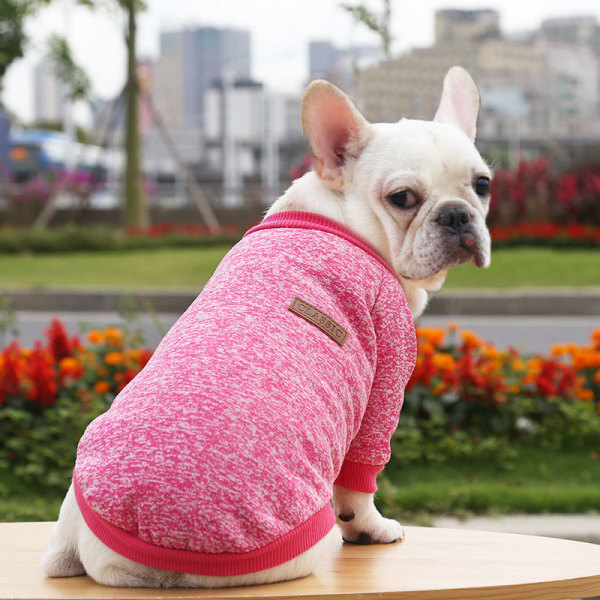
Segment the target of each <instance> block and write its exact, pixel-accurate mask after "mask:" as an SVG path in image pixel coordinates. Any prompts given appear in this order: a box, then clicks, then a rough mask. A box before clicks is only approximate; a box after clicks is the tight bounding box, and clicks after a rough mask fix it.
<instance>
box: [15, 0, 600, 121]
mask: <svg viewBox="0 0 600 600" xmlns="http://www.w3.org/2000/svg"><path fill="white" fill-rule="evenodd" d="M61 4H62V6H61ZM202 4H203V6H201V7H200V10H197V9H198V7H199V5H200V3H196V2H193V3H192V2H190V1H189V0H170V2H168V3H167V2H166V1H165V0H150V1H149V10H148V11H147V13H146V14H143V15H142V16H140V24H139V32H140V33H139V38H140V42H139V46H138V48H139V56H140V58H145V57H150V58H152V59H156V58H157V55H158V40H159V35H160V33H161V31H164V30H169V29H177V28H179V29H181V28H184V27H186V26H188V27H193V26H195V25H198V24H202V25H204V26H210V25H214V26H216V27H239V28H245V29H247V30H248V31H249V32H250V34H251V37H252V56H253V65H252V75H253V77H254V78H255V79H257V80H259V81H263V82H264V83H265V84H266V85H267V86H268V87H269V88H270V89H272V90H273V91H287V92H289V91H295V92H299V91H300V89H301V86H302V85H303V83H304V82H305V81H306V79H307V77H308V43H309V42H310V41H314V40H321V39H326V40H328V41H331V42H332V43H334V44H336V45H338V46H340V47H344V46H345V47H348V46H350V45H352V44H373V43H377V38H376V37H375V36H374V35H373V34H372V33H370V32H368V31H367V30H366V28H364V27H360V26H359V25H356V24H353V23H352V19H351V18H350V17H349V15H347V14H345V13H344V11H342V10H341V9H340V8H339V7H338V1H337V0H306V1H305V2H303V3H302V8H301V9H296V8H295V7H296V6H300V5H299V3H296V2H293V1H292V0H289V1H288V2H276V1H275V0H260V1H258V2H255V3H252V10H250V11H249V10H248V3H244V2H242V1H241V0H226V1H224V2H222V3H220V4H219V5H216V4H215V5H210V6H209V5H206V6H204V3H202ZM167 5H169V7H170V9H169V10H167V8H166V7H167ZM370 5H371V6H373V7H374V8H376V7H378V3H375V2H371V3H370ZM68 6H69V4H68V2H66V1H65V2H64V3H58V5H57V6H56V7H55V8H53V9H45V11H44V13H43V15H42V16H43V19H42V18H38V19H37V20H36V21H32V22H31V23H29V24H28V31H29V32H30V35H31V38H32V40H33V46H32V48H31V49H30V51H29V52H28V53H27V55H26V58H25V59H23V60H21V61H19V62H18V63H17V64H16V65H14V66H13V67H12V68H11V70H10V71H9V73H8V75H7V77H6V79H5V91H4V95H3V98H4V100H5V102H6V105H7V106H8V108H9V109H10V110H13V111H14V112H16V113H17V114H18V116H19V117H20V118H22V119H24V120H28V119H31V117H32V113H33V98H32V70H33V68H34V66H35V64H36V63H37V61H39V59H40V58H41V56H42V51H41V49H42V48H43V40H44V39H45V38H47V37H48V36H49V35H50V34H51V33H54V32H57V33H63V34H64V33H65V30H68V37H69V41H70V43H71V44H72V46H73V50H74V54H75V56H76V58H77V59H78V60H79V61H80V62H81V63H82V65H83V66H84V67H85V68H86V70H87V71H88V73H89V74H90V77H91V79H92V84H93V88H94V92H95V93H96V95H97V96H98V97H101V98H105V99H106V98H110V97H111V96H114V95H115V94H116V93H118V91H119V89H120V87H121V86H122V81H123V78H124V65H125V60H124V52H125V51H124V45H123V43H122V38H121V31H120V29H119V27H118V26H117V25H116V24H115V22H116V21H118V18H117V17H118V14H117V13H115V12H114V11H113V12H112V13H108V12H107V11H96V13H94V14H92V13H90V12H89V11H86V10H84V9H81V8H79V9H75V10H67V8H66V7H68ZM317 6H318V8H319V10H318V12H317V10H315V9H316V7H317ZM474 7H477V8H481V7H485V8H488V7H489V8H492V9H496V10H498V11H499V12H500V15H501V24H502V29H503V30H504V31H505V32H507V33H511V32H515V31H518V30H521V31H522V30H528V29H532V28H535V27H537V26H539V25H540V24H541V21H542V20H544V19H546V18H552V17H556V16H569V15H573V16H575V15H590V16H595V17H597V18H598V19H600V5H599V4H598V3H597V2H596V0H573V1H572V2H570V3H569V4H568V6H565V4H564V3H560V2H557V1H549V2H548V1H546V2H542V1H541V0H539V1H538V0H535V1H532V2H528V3H525V4H524V3H522V2H520V3H519V2H517V1H516V0H505V1H504V2H502V1H499V0H491V1H488V2H484V3H481V2H474V1H471V0H457V1H455V2H447V1H440V0H424V2H422V3H419V6H418V7H415V6H411V7H408V6H407V5H406V3H398V4H397V6H395V12H394V19H393V23H392V28H393V33H394V35H395V37H396V45H395V46H394V53H395V54H398V53H400V52H402V51H405V50H407V49H409V48H410V47H420V46H426V45H428V44H431V43H432V40H433V29H434V12H435V10H438V9H442V8H458V9H470V8H474ZM233 9H237V10H233ZM200 14H201V16H202V18H201V19H200V16H199V15H200ZM315 14H318V15H319V18H318V19H315V18H312V15H315ZM269 16H270V18H269ZM42 21H43V23H42ZM90 27H91V30H90ZM98 39H102V40H104V41H103V44H102V50H103V51H102V53H99V52H98V48H97V47H95V42H96V40H98ZM90 40H91V42H92V43H90Z"/></svg>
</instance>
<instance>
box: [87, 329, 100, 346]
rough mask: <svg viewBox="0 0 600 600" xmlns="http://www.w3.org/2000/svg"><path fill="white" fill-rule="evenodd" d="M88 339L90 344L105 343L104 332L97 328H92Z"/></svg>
mask: <svg viewBox="0 0 600 600" xmlns="http://www.w3.org/2000/svg"><path fill="white" fill-rule="evenodd" d="M87 339H88V342H90V344H103V343H104V334H103V333H102V332H101V331H98V330H97V329H92V330H91V331H90V332H89V333H88V334H87Z"/></svg>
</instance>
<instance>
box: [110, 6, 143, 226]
mask: <svg viewBox="0 0 600 600" xmlns="http://www.w3.org/2000/svg"><path fill="white" fill-rule="evenodd" d="M117 1H118V3H119V4H120V5H121V7H122V8H123V10H124V11H125V12H126V15H127V33H126V36H125V43H126V44H127V82H126V84H125V97H126V102H127V105H126V106H127V108H126V114H125V155H126V161H127V162H126V167H125V222H126V224H127V225H137V226H138V227H146V226H148V225H149V224H150V216H149V213H148V206H147V204H146V199H145V196H144V186H143V180H142V170H141V152H140V131H139V114H138V105H139V95H140V94H139V84H138V77H137V57H136V49H135V44H136V31H137V23H136V15H137V12H138V11H139V10H143V9H144V8H145V3H144V2H142V1H141V0H117Z"/></svg>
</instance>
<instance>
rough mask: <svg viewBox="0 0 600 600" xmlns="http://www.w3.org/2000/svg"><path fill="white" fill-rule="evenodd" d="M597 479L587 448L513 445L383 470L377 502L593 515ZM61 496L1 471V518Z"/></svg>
mask: <svg viewBox="0 0 600 600" xmlns="http://www.w3.org/2000/svg"><path fill="white" fill-rule="evenodd" d="M598 481H600V459H599V458H598V453H597V452H596V451H595V450H593V449H587V450H575V451H564V450H561V451H550V450H541V449H535V448H519V449H518V450H517V454H516V457H515V459H514V461H513V462H512V466H511V468H510V469H503V470H499V469H498V467H497V466H492V465H489V464H486V463H482V462H464V463H455V464H448V465H442V466H439V465H431V466H418V467H417V466H413V467H406V468H404V469H402V470H401V471H399V472H397V473H389V474H388V475H387V480H386V481H382V482H381V484H380V490H381V493H380V494H379V502H380V505H381V508H382V510H383V511H384V512H385V513H386V514H388V515H389V516H396V517H398V518H401V519H404V520H408V519H412V520H421V521H423V520H424V521H426V520H427V518H428V517H431V516H434V515H440V514H455V515H465V514H490V513H491V514H499V513H550V512H555V513H585V512H594V511H596V512H597V511H598V510H599V509H600V486H598V484H597V482H598ZM65 492H66V489H65ZM62 496H63V494H62V493H56V492H54V493H50V494H49V493H47V492H46V493H45V492H44V491H43V490H40V489H37V490H36V489H32V488H31V486H25V485H23V484H22V483H20V482H19V481H18V480H17V479H16V478H15V477H14V476H12V475H11V474H9V473H7V472H6V471H0V521H37V520H54V519H56V517H57V515H58V510H59V508H60V504H61V501H62Z"/></svg>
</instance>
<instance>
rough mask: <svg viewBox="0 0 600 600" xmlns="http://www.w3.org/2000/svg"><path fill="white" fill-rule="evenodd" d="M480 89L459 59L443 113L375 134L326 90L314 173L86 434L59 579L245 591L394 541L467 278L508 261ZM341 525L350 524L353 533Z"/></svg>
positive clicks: (339, 95)
mask: <svg viewBox="0 0 600 600" xmlns="http://www.w3.org/2000/svg"><path fill="white" fill-rule="evenodd" d="M478 110H479V96H478V93H477V89H476V87H475V84H474V82H473V80H472V79H471V77H470V76H469V75H468V73H467V72H466V71H464V70H463V69H462V68H460V67H453V68H451V69H450V70H449V71H448V73H447V75H446V77H445V79H444V84H443V91H442V97H441V101H440V105H439V108H438V110H437V112H436V114H435V117H434V120H433V121H431V122H429V121H417V120H408V119H403V120H401V121H399V122H397V123H379V124H371V123H369V122H368V121H367V120H366V119H365V118H364V117H363V116H362V115H361V113H360V112H359V111H358V110H357V109H356V107H355V106H354V105H353V104H352V102H351V101H350V100H349V98H348V97H347V96H346V95H345V94H344V93H343V92H341V91H340V90H339V89H337V88H336V87H335V86H333V85H332V84H330V83H327V82H325V81H316V82H313V83H312V84H311V85H310V86H309V88H308V89H307V91H306V94H305V96H304V99H303V105H302V125H303V130H304V132H305V135H306V136H307V138H308V142H309V144H310V149H311V153H312V156H313V165H314V167H313V171H312V172H310V173H307V174H305V175H303V176H302V177H301V178H299V179H298V180H296V181H295V182H294V183H293V184H292V185H291V187H290V188H289V189H288V190H287V191H286V192H285V193H284V194H283V196H281V197H280V198H279V199H278V200H276V201H275V203H274V204H273V206H272V207H271V208H270V209H269V210H268V212H267V214H266V216H265V219H264V220H263V221H262V223H261V224H259V225H258V226H257V227H255V228H253V229H251V230H250V231H249V232H248V233H247V234H246V235H245V237H244V238H243V240H242V241H241V242H240V243H239V244H237V245H236V246H235V247H234V248H233V249H232V250H231V251H230V253H229V254H228V255H227V256H226V257H225V258H224V259H223V261H222V263H221V265H219V267H218V268H217V270H216V272H215V274H214V276H213V277H212V278H211V280H210V281H209V282H208V283H207V285H206V287H205V289H204V290H203V292H202V294H200V296H199V297H198V299H197V300H196V301H195V302H194V303H193V304H192V306H190V308H189V309H188V310H187V311H186V312H185V313H184V315H182V317H181V318H180V319H179V321H178V322H177V323H176V324H175V325H174V326H173V328H172V329H171V330H170V331H169V332H168V333H167V335H166V336H165V338H164V339H163V341H162V342H161V344H160V345H159V347H158V348H157V350H156V352H155V354H154V355H153V357H152V359H151V361H150V362H149V363H148V365H147V366H146V368H145V369H144V370H143V371H142V372H141V373H140V374H138V376H137V377H136V378H135V379H134V380H133V381H132V382H131V383H130V384H129V386H127V388H125V390H123V392H121V393H120V394H119V396H118V397H117V398H116V399H115V401H114V403H113V405H112V406H111V408H110V409H109V410H108V411H107V412H106V413H105V414H104V415H101V416H100V417H99V418H98V419H96V420H95V421H94V422H93V423H92V424H91V425H90V426H89V427H88V429H87V430H86V432H85V433H84V435H83V437H82V439H81V442H80V444H79V447H78V457H77V462H76V465H75V470H74V479H73V484H72V485H71V487H70V489H69V491H68V493H67V496H66V498H65V500H64V503H63V505H62V508H61V510H60V515H59V519H58V521H57V523H56V524H55V526H54V528H53V530H52V533H51V538H50V543H49V548H48V550H47V553H46V555H45V557H44V559H43V568H44V570H45V573H46V574H47V576H49V577H67V576H75V575H83V574H85V573H87V574H88V575H89V576H90V577H91V578H93V579H94V580H95V581H97V582H99V583H102V584H105V585H112V586H128V587H132V586H133V587H228V586H240V585H250V584H260V583H269V582H274V581H282V580H288V579H294V578H298V577H303V576H306V575H308V574H310V573H312V572H313V570H314V569H315V568H316V566H317V565H318V563H319V561H320V560H321V558H322V556H323V555H324V553H326V552H327V551H328V548H330V546H331V544H332V543H333V542H334V540H339V535H340V531H341V535H342V537H343V539H344V540H345V541H347V542H351V543H352V542H354V543H363V544H366V543H368V544H372V543H391V542H395V541H399V540H403V539H404V531H403V528H402V526H401V525H400V524H399V523H398V522H397V521H395V520H392V519H386V518H384V517H383V516H382V515H380V514H379V512H378V511H377V509H376V508H375V505H374V503H373V495H374V492H375V490H376V483H375V479H376V476H377V473H378V472H379V471H380V470H381V469H382V468H383V465H384V464H385V463H386V462H387V460H388V459H389V453H390V450H389V440H390V437H391V435H392V433H393V432H394V430H395V428H396V426H397V422H398V417H399V413H400V409H401V406H402V398H403V392H404V387H405V385H406V383H407V381H408V379H409V377H410V374H411V372H412V369H413V367H414V362H415V359H416V340H415V331H414V325H413V319H414V318H415V317H417V316H418V315H420V314H421V313H422V311H423V310H424V308H425V305H426V303H427V295H428V292H429V291H432V290H437V289H439V288H440V287H441V285H442V284H443V282H444V279H445V277H446V273H447V271H448V269H449V268H450V267H452V266H454V265H458V264H462V263H465V262H469V261H470V262H473V263H474V264H475V265H476V266H477V267H486V266H488V264H489V262H490V236H489V233H488V230H487V228H486V225H485V217H486V214H487V211H488V206H489V200H490V198H489V190H490V180H491V177H492V174H491V171H490V169H489V168H488V166H487V165H486V163H485V162H484V160H483V159H482V158H481V156H480V155H479V153H478V151H477V150H476V149H475V146H474V139H475V133H476V121H477V115H478ZM336 524H337V527H336Z"/></svg>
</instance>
